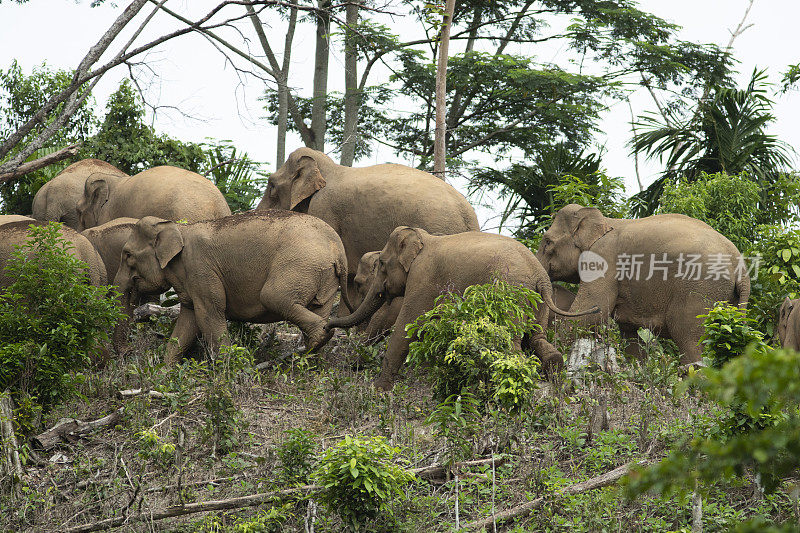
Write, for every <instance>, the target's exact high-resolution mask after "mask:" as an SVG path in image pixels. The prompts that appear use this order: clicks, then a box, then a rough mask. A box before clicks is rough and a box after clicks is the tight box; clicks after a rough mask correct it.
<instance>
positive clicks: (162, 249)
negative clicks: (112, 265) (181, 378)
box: [114, 210, 349, 365]
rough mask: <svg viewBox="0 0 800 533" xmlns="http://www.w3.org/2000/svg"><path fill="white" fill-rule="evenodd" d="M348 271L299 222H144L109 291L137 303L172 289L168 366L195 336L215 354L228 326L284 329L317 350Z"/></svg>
mask: <svg viewBox="0 0 800 533" xmlns="http://www.w3.org/2000/svg"><path fill="white" fill-rule="evenodd" d="M300 242H302V243H303V246H298V245H297V243H300ZM346 263H347V261H346V259H345V255H344V247H343V246H342V242H341V240H340V239H339V236H338V235H336V233H335V232H334V231H333V230H332V229H331V228H330V227H329V226H328V225H327V224H325V223H324V222H323V221H321V220H319V219H318V218H315V217H312V216H308V215H304V214H301V213H292V212H289V211H280V210H268V211H262V212H252V211H251V212H248V213H240V214H237V215H232V216H229V217H225V218H220V219H217V220H210V221H205V222H196V223H194V224H178V223H175V222H171V221H167V220H164V219H159V218H156V217H144V218H142V219H141V220H139V222H137V223H136V225H135V226H134V229H133V232H132V233H131V236H130V238H129V239H128V241H127V242H126V243H125V245H124V246H123V249H122V256H121V261H120V266H119V270H118V271H117V276H116V278H115V280H114V284H115V285H117V286H118V287H120V288H121V289H122V290H123V291H126V290H129V289H131V288H135V289H136V290H137V292H138V293H140V294H156V293H161V292H164V291H166V290H167V289H169V288H170V287H173V288H174V289H175V292H176V293H177V294H178V300H179V302H180V304H181V308H180V314H179V315H178V319H177V321H176V322H175V327H174V329H173V331H172V338H173V339H175V340H177V342H170V343H169V346H168V347H167V352H166V357H165V363H167V364H170V365H171V364H175V363H176V362H178V360H179V359H180V357H181V356H182V355H183V354H184V353H185V352H186V351H187V350H188V349H189V348H190V347H191V345H192V344H194V342H195V340H196V339H197V337H198V335H202V337H203V339H204V340H205V342H206V343H207V344H208V346H209V347H210V349H211V350H212V352H215V351H216V350H217V349H218V348H219V346H220V343H221V342H227V338H226V337H227V322H226V319H228V320H239V321H243V322H255V323H261V324H266V323H270V322H277V321H281V320H285V321H287V322H291V323H293V324H295V325H297V326H298V327H299V328H300V329H301V330H302V331H303V333H304V334H305V336H306V346H307V347H309V348H311V349H318V348H319V347H320V346H322V345H323V344H325V343H326V342H327V341H328V340H329V339H330V333H329V332H327V331H326V329H325V321H326V319H327V318H328V316H329V315H330V312H331V309H332V307H333V302H334V298H335V296H336V292H337V291H338V289H339V285H340V283H341V284H342V286H343V287H344V288H346V287H347V264H346ZM345 303H347V304H348V305H349V302H345Z"/></svg>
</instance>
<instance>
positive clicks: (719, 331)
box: [698, 302, 765, 368]
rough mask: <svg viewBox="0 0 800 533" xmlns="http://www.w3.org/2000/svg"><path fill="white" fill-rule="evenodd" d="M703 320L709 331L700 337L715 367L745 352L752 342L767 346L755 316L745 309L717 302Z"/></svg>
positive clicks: (706, 330) (703, 316)
mask: <svg viewBox="0 0 800 533" xmlns="http://www.w3.org/2000/svg"><path fill="white" fill-rule="evenodd" d="M698 318H702V319H703V327H704V328H705V333H703V336H702V337H701V338H700V342H701V344H702V345H703V357H705V358H706V359H708V361H709V364H710V366H711V367H713V368H722V365H724V364H725V363H727V362H728V361H730V360H731V359H733V358H734V357H738V356H739V355H741V354H743V353H744V351H745V349H746V348H747V347H748V346H749V345H750V344H752V343H755V344H757V345H759V346H762V347H763V346H765V344H764V335H763V334H762V333H761V332H760V331H758V330H756V329H755V328H753V326H752V322H753V320H752V319H751V318H748V317H747V314H746V313H745V311H744V310H743V309H740V308H739V307H737V306H735V305H730V304H729V303H727V302H717V303H716V304H715V305H714V307H713V308H712V309H710V310H709V311H708V314H706V315H700V316H699V317H698Z"/></svg>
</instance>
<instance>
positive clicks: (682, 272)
mask: <svg viewBox="0 0 800 533" xmlns="http://www.w3.org/2000/svg"><path fill="white" fill-rule="evenodd" d="M537 257H538V258H539V261H540V262H541V263H542V266H544V268H545V270H546V271H547V273H548V274H549V276H550V278H551V279H552V280H553V281H567V282H570V283H580V285H579V288H578V294H577V296H576V297H575V301H574V302H573V304H572V306H571V308H570V309H571V310H572V309H585V308H586V307H589V306H594V305H596V306H599V307H600V313H599V314H597V315H591V316H584V317H582V318H580V319H579V323H581V324H583V325H591V324H597V323H602V322H605V321H607V320H608V319H609V318H614V319H615V320H616V321H617V323H618V324H619V327H620V330H621V332H622V333H623V335H624V336H625V337H627V338H629V339H635V338H636V334H637V330H638V328H640V327H645V328H649V329H651V330H653V331H654V332H655V333H657V334H658V335H660V336H662V337H665V338H671V339H673V340H674V341H675V343H676V344H677V345H678V348H679V349H680V350H681V352H682V354H683V355H682V357H681V362H682V363H684V364H686V363H693V362H696V361H699V360H700V356H701V351H702V350H701V348H700V346H699V345H698V343H699V341H700V336H701V335H702V334H703V325H702V321H701V319H699V318H697V316H698V315H701V314H703V313H704V312H705V310H706V309H708V308H710V307H712V306H713V305H714V303H715V302H718V301H723V302H730V303H732V304H736V305H740V306H742V307H744V306H746V304H747V300H748V298H749V296H750V278H749V277H748V275H747V270H746V268H745V265H744V260H743V258H742V256H741V254H740V253H739V250H737V249H736V246H734V245H733V243H731V241H729V240H728V239H726V238H725V237H724V236H723V235H721V234H720V233H718V232H717V231H715V230H714V229H713V228H712V227H711V226H709V225H708V224H706V223H704V222H701V221H699V220H696V219H694V218H691V217H687V216H685V215H678V214H666V215H655V216H651V217H647V218H642V219H636V220H624V219H616V218H607V217H605V216H603V214H602V213H601V212H600V211H599V210H598V209H595V208H593V207H583V206H580V205H577V204H570V205H567V206H566V207H564V208H562V209H561V210H559V211H558V213H556V216H555V217H554V219H553V224H552V225H551V226H550V228H549V229H548V230H547V231H546V232H545V234H544V236H543V237H542V241H541V244H540V246H539V250H538V252H537Z"/></svg>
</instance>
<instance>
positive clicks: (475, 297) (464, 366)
mask: <svg viewBox="0 0 800 533" xmlns="http://www.w3.org/2000/svg"><path fill="white" fill-rule="evenodd" d="M541 302H542V299H541V297H540V296H539V295H538V294H537V293H536V292H534V291H532V290H530V289H527V288H524V287H519V286H515V285H511V284H509V283H507V282H505V281H502V280H500V279H495V281H494V282H492V283H488V284H485V285H473V286H470V287H467V288H466V290H465V291H464V294H463V296H462V295H459V294H454V293H447V294H443V295H441V296H439V297H438V298H437V299H436V305H435V307H434V308H433V309H432V310H430V311H428V312H427V313H425V314H423V315H421V316H420V317H419V318H417V319H416V320H415V321H414V322H413V323H412V324H409V325H408V326H407V327H406V331H407V333H408V335H409V336H416V337H417V340H416V341H414V342H412V343H411V346H410V348H409V356H408V357H409V362H410V363H411V364H412V365H414V366H421V365H430V366H431V369H432V370H431V372H430V376H431V379H432V380H433V382H434V396H435V397H436V398H438V399H440V400H444V399H446V398H448V397H450V396H451V395H454V394H456V395H457V394H461V393H462V390H464V389H467V388H470V389H472V392H473V394H475V396H476V397H477V398H479V399H480V400H481V401H492V402H495V403H497V404H498V405H500V406H502V407H504V408H505V409H508V410H518V409H520V408H521V407H522V406H523V405H525V404H526V403H527V402H528V400H529V398H530V394H531V393H532V392H533V389H534V387H535V383H536V378H537V368H538V362H537V361H536V360H534V359H532V358H526V357H524V356H522V355H520V354H519V353H518V351H517V350H516V348H515V339H520V338H522V336H523V335H525V334H526V333H527V334H529V333H532V332H535V331H538V330H539V328H540V326H539V325H538V324H537V323H536V317H535V316H534V312H535V310H536V308H537V306H538V304H540V303H541Z"/></svg>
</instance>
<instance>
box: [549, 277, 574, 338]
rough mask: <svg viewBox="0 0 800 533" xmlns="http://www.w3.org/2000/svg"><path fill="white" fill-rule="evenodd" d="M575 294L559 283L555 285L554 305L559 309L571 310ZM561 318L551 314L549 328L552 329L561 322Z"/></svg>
mask: <svg viewBox="0 0 800 533" xmlns="http://www.w3.org/2000/svg"><path fill="white" fill-rule="evenodd" d="M575 296H576V295H575V293H574V292H572V291H571V290H569V289H566V288H564V287H562V286H561V285H559V284H558V283H553V303H555V304H556V307H558V308H559V309H569V308H570V307H572V302H574V301H575ZM561 318H562V317H561V316H560V315H558V314H557V313H550V319H549V320H548V321H547V327H552V326H553V324H554V323H555V322H556V321H557V320H561Z"/></svg>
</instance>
